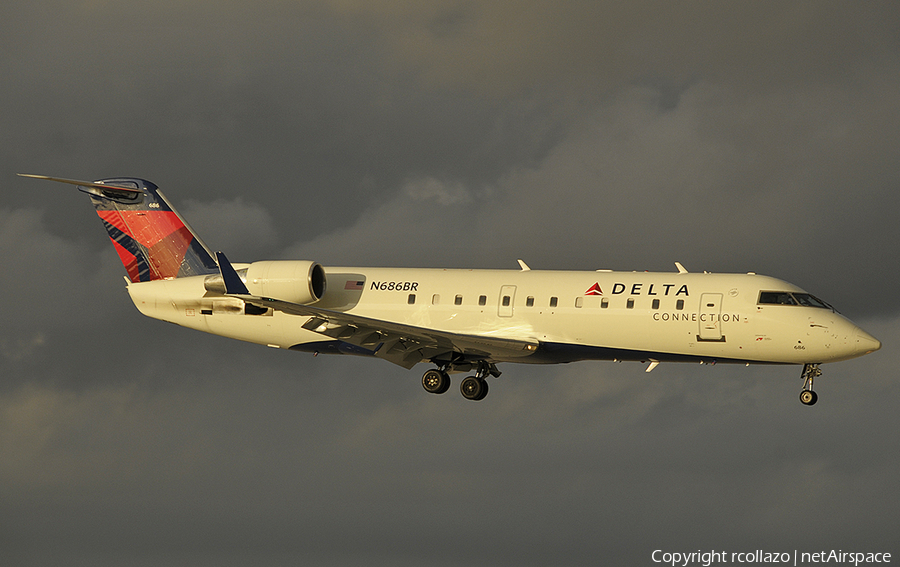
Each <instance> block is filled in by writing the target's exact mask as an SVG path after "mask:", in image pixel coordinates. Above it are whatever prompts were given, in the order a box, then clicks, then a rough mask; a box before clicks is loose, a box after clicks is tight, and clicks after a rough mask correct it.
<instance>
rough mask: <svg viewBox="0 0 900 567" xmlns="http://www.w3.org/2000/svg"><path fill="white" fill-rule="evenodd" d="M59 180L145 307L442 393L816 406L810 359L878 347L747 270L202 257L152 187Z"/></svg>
mask: <svg viewBox="0 0 900 567" xmlns="http://www.w3.org/2000/svg"><path fill="white" fill-rule="evenodd" d="M19 175H21V176H23V177H31V178H36V179H44V180H50V181H57V182H61V183H68V184H71V185H75V186H77V188H78V189H79V190H80V191H82V192H84V193H86V194H87V195H88V196H89V197H90V199H91V202H92V203H93V205H94V207H95V209H96V212H97V214H98V215H99V217H100V219H101V220H102V222H103V225H104V226H105V227H106V230H107V232H108V233H109V237H110V240H112V243H113V246H114V247H115V249H116V252H117V253H118V255H119V258H120V259H121V261H122V264H123V265H124V267H125V271H126V273H127V276H126V277H125V281H126V286H127V290H128V293H129V295H130V296H131V300H132V301H133V302H134V304H135V306H136V307H137V309H138V310H139V311H140V312H141V313H143V314H144V315H147V316H149V317H153V318H155V319H161V320H163V321H168V322H170V323H175V324H177V325H181V326H184V327H188V328H191V329H196V330H199V331H204V332H207V333H213V334H216V335H221V336H225V337H231V338H234V339H239V340H242V341H248V342H252V343H258V344H261V345H267V346H269V347H273V348H280V349H289V350H294V351H302V352H310V353H314V354H320V353H321V354H352V355H362V356H371V357H376V358H381V359H384V360H387V361H388V362H392V363H394V364H397V365H399V366H402V367H403V368H406V369H411V368H412V367H413V366H415V365H416V364H418V363H420V362H425V363H430V364H431V365H433V366H434V367H433V368H430V369H429V370H427V371H426V372H425V373H424V374H423V376H422V386H423V387H424V389H425V390H426V391H427V392H430V393H432V394H442V393H444V392H446V391H447V390H448V389H449V388H450V385H451V380H450V374H452V373H469V372H473V374H472V375H470V376H467V377H465V378H463V379H462V380H461V382H460V384H459V386H460V392H461V393H462V395H463V397H465V398H466V399H469V400H474V401H478V400H483V399H484V398H485V396H487V394H488V382H487V379H488V378H489V377H498V376H500V371H499V370H498V368H497V365H498V364H500V363H506V362H517V363H533V364H553V363H568V362H575V361H584V360H607V361H617V362H619V361H639V362H642V363H647V364H648V366H647V368H646V371H647V372H650V371H652V370H653V369H654V368H656V367H657V366H658V365H659V364H660V363H663V362H666V363H668V362H693V363H701V364H716V363H739V364H745V365H750V364H796V365H803V368H802V371H801V376H800V377H801V379H802V380H803V387H802V389H801V392H800V401H801V402H802V403H803V404H805V405H813V404H815V403H816V401H817V399H818V396H817V394H816V393H815V391H813V382H814V379H815V378H817V377H819V376H820V375H821V374H822V372H821V370H820V369H819V366H820V364H824V363H828V362H836V361H841V360H849V359H852V358H856V357H860V356H863V355H866V354H870V353H872V352H875V351H877V350H878V349H880V348H881V342H880V341H879V340H878V339H876V338H875V337H873V336H872V335H870V334H868V333H867V332H865V331H863V330H862V329H860V328H859V327H858V326H857V325H856V324H855V323H853V322H852V321H850V320H849V319H847V318H846V317H844V316H843V315H841V314H840V313H838V312H837V311H836V310H835V309H834V308H833V307H832V306H831V305H829V304H828V303H826V302H824V301H822V300H821V299H818V298H817V297H815V296H813V295H811V294H809V293H807V292H806V291H804V290H803V289H801V288H799V287H797V286H796V285H793V284H790V283H788V282H785V281H782V280H779V279H776V278H773V277H769V276H764V275H758V274H756V273H753V272H749V273H746V274H716V273H707V272H703V273H691V272H688V270H686V269H685V268H684V267H683V266H682V265H681V264H680V263H678V262H675V266H676V268H677V271H675V272H623V271H611V270H597V271H549V270H532V269H530V268H529V266H528V265H527V264H526V263H525V262H524V261H522V260H519V261H518V264H519V269H518V270H481V269H479V270H470V269H434V268H428V269H412V268H362V267H324V266H322V265H321V264H319V263H318V262H315V261H311V260H263V261H257V262H252V263H249V264H245V263H243V264H242V263H231V262H230V261H229V260H228V259H227V258H226V256H225V254H223V253H222V252H215V253H213V252H211V251H210V249H209V248H207V246H206V245H205V244H204V243H203V241H202V240H200V238H199V237H198V236H197V235H196V234H195V233H194V231H193V230H192V229H191V228H190V226H189V225H188V224H187V222H185V220H184V219H183V218H182V217H181V215H179V214H178V212H176V210H175V208H174V207H172V205H171V204H170V202H169V200H168V199H167V198H166V197H164V196H163V193H162V191H160V190H159V188H158V187H157V186H156V185H155V184H153V183H151V182H150V181H147V180H144V179H139V178H133V177H115V178H109V179H101V180H97V181H78V180H72V179H63V178H57V177H47V176H43V175H32V174H19Z"/></svg>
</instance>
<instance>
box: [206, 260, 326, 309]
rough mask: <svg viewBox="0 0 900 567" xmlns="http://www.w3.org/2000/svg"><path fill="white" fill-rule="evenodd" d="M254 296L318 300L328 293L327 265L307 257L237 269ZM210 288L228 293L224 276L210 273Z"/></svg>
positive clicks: (267, 262) (255, 264) (215, 291)
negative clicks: (326, 283)
mask: <svg viewBox="0 0 900 567" xmlns="http://www.w3.org/2000/svg"><path fill="white" fill-rule="evenodd" d="M237 273H238V275H239V276H240V277H241V279H242V280H243V281H244V284H245V285H246V286H247V290H249V291H250V293H251V294H252V295H257V296H260V297H271V298H272V299H280V300H282V301H289V302H291V303H298V304H300V305H308V304H310V303H315V302H316V301H318V300H319V299H321V298H322V296H323V295H325V268H323V267H322V266H321V265H320V264H318V263H316V262H310V261H308V260H266V261H262V262H254V263H252V264H250V266H248V267H247V268H244V269H241V270H238V271H237ZM204 287H205V288H206V289H207V291H211V292H214V293H223V294H224V293H225V283H224V282H223V281H222V276H218V275H215V276H207V277H206V279H205V280H204Z"/></svg>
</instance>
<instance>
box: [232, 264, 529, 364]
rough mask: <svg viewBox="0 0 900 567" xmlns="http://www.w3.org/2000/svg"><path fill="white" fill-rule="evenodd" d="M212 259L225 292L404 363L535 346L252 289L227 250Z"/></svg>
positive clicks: (521, 352) (516, 352)
mask: <svg viewBox="0 0 900 567" xmlns="http://www.w3.org/2000/svg"><path fill="white" fill-rule="evenodd" d="M216 259H217V260H218V261H219V269H220V270H221V272H222V279H223V280H224V282H225V292H226V295H228V296H230V297H235V298H238V299H241V300H242V301H244V302H245V303H249V304H251V305H255V306H257V307H260V308H264V309H265V308H269V309H274V310H276V311H281V312H283V313H289V314H291V315H297V316H302V317H309V319H308V320H307V321H306V323H304V324H303V325H302V327H303V328H304V329H306V330H308V331H313V332H315V333H319V334H321V335H324V336H327V337H331V338H333V339H337V340H340V341H344V342H346V343H350V344H352V345H355V346H358V347H362V348H365V349H367V350H370V351H373V352H374V353H375V356H377V357H379V358H383V359H385V360H387V361H389V362H393V363H394V364H398V365H400V366H402V367H404V368H407V369H409V368H412V367H413V366H415V365H416V364H417V363H418V362H421V361H423V360H430V359H433V358H444V357H446V358H447V360H448V361H449V360H451V359H453V360H466V361H478V360H487V361H492V360H497V359H503V360H509V359H511V358H519V357H526V356H529V355H531V354H533V353H534V352H535V351H536V350H537V348H538V342H537V341H535V340H521V339H509V338H503V337H492V336H484V335H468V334H461V333H453V332H448V331H440V330H436V329H429V328H425V327H417V326H414V325H407V324H405V323H398V322H394V321H387V320H384V319H375V318H372V317H364V316H361V315H355V314H352V313H348V312H344V311H333V310H331V309H323V308H321V307H315V306H313V305H300V304H297V303H291V302H288V301H282V300H279V299H273V298H269V297H260V296H255V295H251V294H250V292H249V290H248V289H247V287H246V286H245V285H244V283H243V282H242V281H241V279H240V276H238V274H237V272H235V270H234V268H233V267H232V266H231V264H230V263H229V262H228V259H227V258H225V255H224V254H222V253H221V252H218V253H216Z"/></svg>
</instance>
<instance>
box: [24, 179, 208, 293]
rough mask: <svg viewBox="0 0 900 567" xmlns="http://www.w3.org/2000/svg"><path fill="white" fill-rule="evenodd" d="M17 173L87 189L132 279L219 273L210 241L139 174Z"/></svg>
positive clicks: (155, 278)
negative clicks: (91, 178) (104, 176)
mask: <svg viewBox="0 0 900 567" xmlns="http://www.w3.org/2000/svg"><path fill="white" fill-rule="evenodd" d="M19 175H21V176H22V177H33V178H36V179H47V180H50V181H59V182H61V183H69V184H71V185H76V186H77V187H78V190H79V191H82V192H84V193H87V194H88V195H89V196H90V198H91V202H92V203H93V204H94V208H95V209H96V210H97V215H98V216H99V217H100V220H101V221H103V226H105V227H106V231H107V232H108V233H109V238H110V240H112V243H113V246H114V247H115V248H116V252H117V253H118V254H119V258H120V259H121V260H122V264H123V265H124V266H125V271H126V272H127V273H128V278H129V279H130V280H131V281H132V282H146V281H153V280H164V279H172V278H181V277H187V276H199V275H205V274H218V273H219V268H218V265H217V264H216V261H215V260H214V259H213V256H212V254H210V252H209V249H208V248H207V247H206V245H204V244H203V242H202V241H201V240H200V239H199V238H198V237H197V235H196V234H195V233H194V231H193V230H191V228H190V227H189V226H188V224H187V223H186V222H185V221H184V219H182V218H181V215H179V214H178V213H177V212H176V211H175V209H174V208H172V206H171V205H170V204H169V202H168V201H167V200H166V198H165V197H164V196H163V194H162V191H160V190H159V188H158V187H157V186H156V185H154V184H153V183H151V182H149V181H146V180H144V179H138V178H135V177H114V178H110V179H100V180H97V181H76V180H74V179H61V178H58V177H47V176H44V175H29V174H22V173H20V174H19Z"/></svg>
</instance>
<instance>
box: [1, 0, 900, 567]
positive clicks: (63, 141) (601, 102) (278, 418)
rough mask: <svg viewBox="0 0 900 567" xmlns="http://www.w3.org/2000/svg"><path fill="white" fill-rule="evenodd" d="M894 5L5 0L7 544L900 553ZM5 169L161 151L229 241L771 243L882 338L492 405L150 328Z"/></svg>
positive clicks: (257, 254) (699, 261)
mask: <svg viewBox="0 0 900 567" xmlns="http://www.w3.org/2000/svg"><path fill="white" fill-rule="evenodd" d="M897 15H898V14H897V6H896V4H893V3H867V4H865V5H860V4H857V3H840V2H834V3H784V2H771V3H753V4H735V3H727V4H723V3H699V2H694V3H674V2H664V3H657V2H632V3H628V4H623V5H621V6H619V5H607V4H606V3H595V2H571V3H565V4H562V5H560V4H559V3H542V2H512V3H502V4H497V3H476V2H443V1H432V2H429V1H426V2H416V3H397V2H377V1H376V2H371V1H369V2H355V1H352V0H351V1H340V2H337V1H336V2H325V1H323V2H264V3H250V4H248V3H243V2H202V1H190V2H136V3H127V4H122V3H115V2H104V1H93V2H91V1H88V2H68V1H56V2H49V3H48V2H44V3H34V2H31V3H23V2H7V3H5V4H3V6H2V7H0V32H2V33H0V47H2V51H0V71H2V74H3V77H4V80H3V81H2V83H0V102H2V104H3V108H4V112H3V113H0V127H2V131H3V132H4V134H5V135H4V137H3V138H2V140H0V144H2V148H3V151H2V152H0V171H3V172H5V175H6V181H4V184H3V187H4V194H3V195H4V198H3V202H2V203H0V265H2V266H3V267H4V269H3V272H2V276H0V291H2V292H3V297H4V305H5V308H4V316H3V319H2V321H3V325H2V327H0V376H2V378H3V384H2V387H0V455H2V458H0V484H2V485H3V486H4V487H5V488H4V490H3V491H2V496H0V510H2V512H0V524H2V525H3V530H0V561H2V562H3V563H4V564H21V565H52V564H58V565H71V564H91V565H119V564H122V563H128V564H147V565H156V564H168V565H245V564H248V563H254V564H267V565H295V564H297V563H298V562H303V563H312V564H317V565H348V564H350V565H354V564H356V565H367V566H370V565H473V564H475V565H479V564H480V565H546V564H553V565H597V564H599V563H603V564H606V563H610V564H622V565H632V564H647V563H648V562H649V554H650V552H652V550H653V549H657V548H667V549H672V550H681V551H684V550H694V549H697V548H700V547H704V548H705V547H709V548H713V547H714V548H717V549H719V548H724V549H729V550H731V551H747V550H750V549H756V548H767V549H772V550H773V551H774V550H793V549H800V550H801V551H804V550H806V551H818V550H820V549H830V548H831V547H835V548H842V549H845V550H847V549H850V548H855V549H859V550H866V551H868V550H871V551H888V552H894V553H897V552H898V551H900V550H897V549H896V543H895V539H896V538H895V535H894V532H895V531H896V520H895V516H896V513H895V511H896V509H897V506H898V504H900V490H898V485H897V482H896V479H895V476H896V474H895V472H896V470H897V466H898V462H897V457H896V451H892V450H891V448H892V444H891V443H892V440H891V438H890V432H892V431H895V430H896V429H897V426H898V423H897V417H896V411H895V410H894V406H895V401H896V399H897V396H898V386H897V381H896V379H895V373H894V372H893V370H892V369H893V368H894V367H895V366H896V365H897V363H898V361H897V360H896V355H895V354H894V349H893V345H895V344H896V343H897V341H898V339H900V337H898V336H897V335H898V331H897V329H898V325H897V322H898V311H900V302H898V300H897V298H896V294H895V291H894V290H895V288H896V282H897V275H896V272H895V270H894V268H893V266H894V264H895V263H896V262H894V261H893V258H895V257H897V256H898V255H900V250H898V242H900V233H898V231H897V230H896V223H895V221H894V219H893V217H892V215H893V211H895V210H896V209H897V192H896V188H897V187H898V185H900V166H898V161H897V159H896V155H895V154H896V150H895V148H896V147H897V140H896V137H897V134H896V133H897V132H898V131H900V123H898V122H900V113H898V112H897V110H896V93H897V92H898V87H900V84H898V83H900V79H898V77H900V73H898V68H900V60H898V56H900V47H898V37H897V35H896V33H895V30H894V29H893V28H894V27H895V26H894V22H896V21H897ZM17 171H24V172H34V173H46V174H50V175H60V176H67V177H75V178H98V177H104V176H112V175H136V176H143V177H146V178H148V179H150V180H152V181H154V182H156V183H158V184H159V185H160V186H161V187H162V188H163V189H164V191H165V192H166V195H167V196H168V197H169V198H170V199H171V200H172V201H173V202H174V203H175V205H176V206H177V207H178V208H179V210H180V211H181V212H182V213H183V214H184V215H185V216H186V217H187V220H188V221H189V222H191V224H192V225H194V227H195V228H196V229H197V230H198V231H199V232H200V233H201V235H202V236H203V238H204V240H206V242H207V243H208V244H209V245H210V246H211V247H213V248H214V249H223V250H225V251H226V252H227V253H229V255H230V256H233V259H235V260H252V259H256V258H286V257H287V258H290V257H293V258H308V259H313V260H317V261H320V262H322V263H324V264H326V265H338V264H351V265H352V264H363V265H403V266H418V265H424V266H451V267H508V268H515V267H516V264H515V259H516V258H524V259H525V260H526V261H527V262H528V263H529V264H530V265H531V266H532V267H533V268H560V269H596V268H613V269H623V270H632V269H637V270H643V269H654V270H673V271H674V265H673V264H672V262H674V261H676V260H679V261H681V262H683V263H684V264H685V265H686V266H687V267H688V268H689V269H691V270H692V271H700V270H711V271H749V270H754V271H758V272H761V273H768V274H771V275H775V276H779V277H783V278H785V279H787V280H789V281H792V282H794V283H797V284H799V285H801V286H803V287H805V288H807V289H809V290H810V291H812V292H813V293H816V294H817V295H821V296H822V297H823V298H825V299H827V300H829V301H831V302H833V303H835V304H836V305H837V306H838V307H839V308H841V309H842V310H843V311H844V313H845V314H847V315H848V316H850V317H851V318H852V319H854V320H855V321H856V322H858V323H860V324H861V325H862V326H863V327H864V328H865V329H866V330H868V331H870V332H871V333H873V334H874V335H875V336H877V337H878V338H879V339H881V340H882V342H883V343H884V345H885V346H884V348H883V349H882V351H881V352H879V353H877V354H875V355H872V356H870V357H866V358H863V359H860V360H856V361H850V362H845V363H840V364H836V365H827V366H826V367H824V368H823V369H824V372H825V374H824V376H823V377H822V378H820V379H818V380H817V382H816V386H817V390H818V391H819V394H820V401H819V403H818V404H817V405H816V406H815V407H814V408H805V407H802V406H800V404H799V402H798V401H797V399H796V396H797V393H798V390H799V388H800V381H799V379H798V378H797V375H798V374H799V371H798V369H796V368H794V367H752V368H744V367H730V366H725V365H716V366H693V365H686V366H679V365H662V366H660V367H659V368H657V369H656V370H654V371H653V372H652V373H650V374H645V373H644V372H643V369H644V368H643V367H642V366H640V365H636V364H630V365H629V364H623V365H616V364H604V363H590V364H588V363H580V364H574V365H570V366H565V367H529V366H513V365H510V366H507V367H504V368H502V370H503V371H504V374H503V376H502V377H501V378H500V379H499V380H497V381H496V382H495V383H492V391H491V395H490V396H489V397H488V398H487V399H486V400H484V401H483V402H480V403H478V404H472V403H469V402H466V401H465V400H463V399H461V397H460V396H458V395H455V394H453V393H451V394H448V395H447V396H429V395H427V394H425V393H424V392H422V391H421V388H420V387H419V386H418V380H419V378H418V376H419V372H420V370H416V371H412V372H407V371H404V370H402V369H399V368H395V367H393V366H390V365H387V364H384V363H381V362H378V361H369V360H364V359H353V358H341V357H325V356H320V357H312V356H309V355H301V354H296V353H286V352H280V351H273V350H271V349H265V348H263V347H259V346H255V345H248V344H244V343H238V342H235V341H229V340H226V339H221V338H218V337H213V336H209V335H203V334H198V333H194V332H192V331H189V330H186V329H181V328H178V327H175V326H171V325H165V324H163V323H160V322H157V321H152V320H149V319H146V318H143V317H142V316H140V314H139V313H137V311H136V310H135V309H134V307H133V306H132V305H131V303H130V300H129V299H128V296H127V293H126V291H125V290H124V282H123V281H122V274H123V273H124V271H123V270H122V268H121V266H120V264H119V261H118V258H117V257H116V255H115V252H114V251H113V249H112V247H111V246H110V245H109V242H108V239H107V238H106V236H105V234H104V232H103V230H102V228H101V227H100V225H99V222H98V221H97V219H96V215H94V214H93V212H92V210H91V207H90V204H89V203H87V202H86V199H85V198H84V196H83V195H81V194H78V193H77V192H76V191H74V189H73V188H71V187H55V186H50V187H47V186H45V185H52V184H44V185H42V184H41V183H40V182H37V181H34V180H26V179H20V178H16V177H14V173H15V172H17ZM423 369H424V367H423ZM456 382H457V383H458V379H457V380H456Z"/></svg>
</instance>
